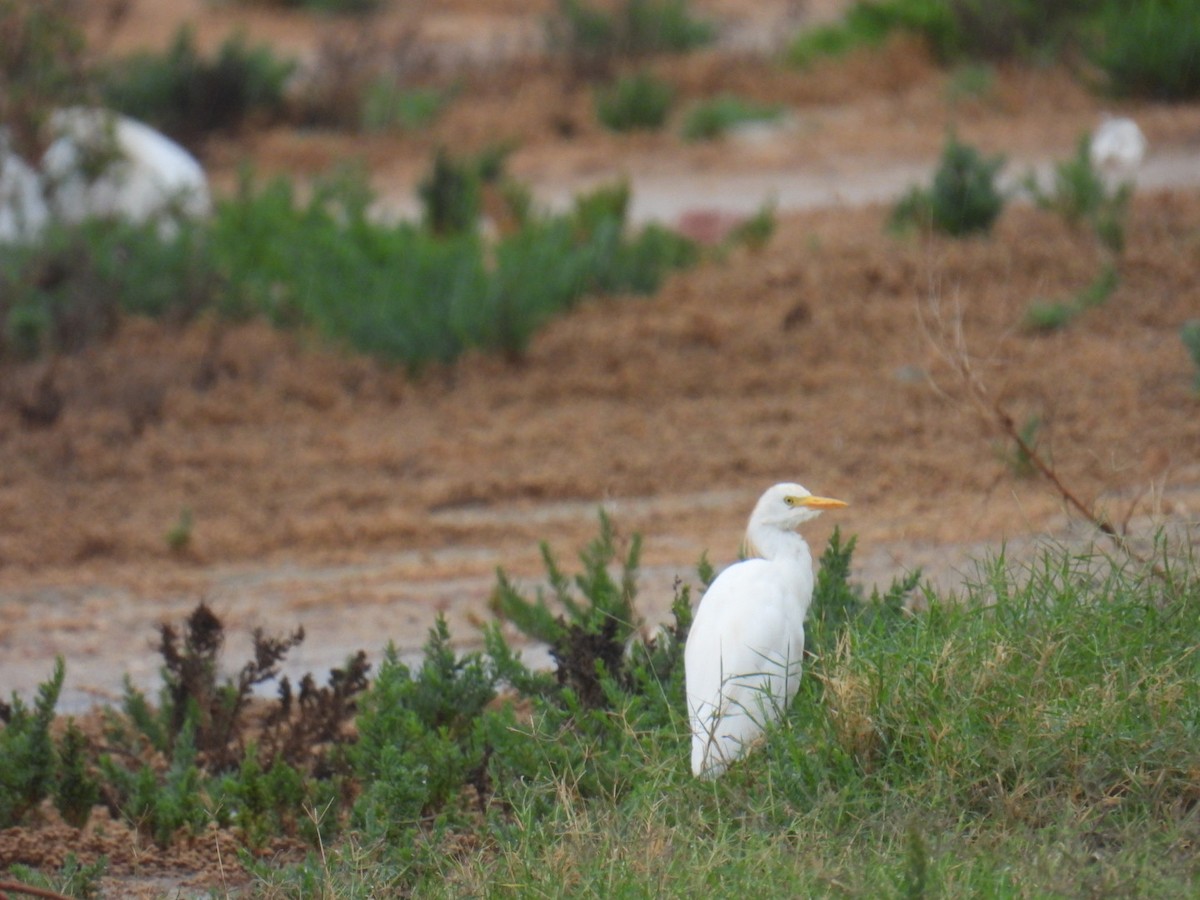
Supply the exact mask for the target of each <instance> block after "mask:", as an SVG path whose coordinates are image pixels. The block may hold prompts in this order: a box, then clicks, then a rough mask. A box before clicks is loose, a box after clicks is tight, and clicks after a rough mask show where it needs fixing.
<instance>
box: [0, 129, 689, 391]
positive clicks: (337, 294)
mask: <svg viewBox="0 0 1200 900" xmlns="http://www.w3.org/2000/svg"><path fill="white" fill-rule="evenodd" d="M503 152H504V151H503V148H496V149H492V150H489V151H487V152H485V153H484V154H483V155H482V156H481V157H479V158H473V159H469V160H465V161H464V160H454V159H451V158H450V157H448V156H447V155H445V154H439V156H438V157H437V159H436V160H435V164H434V166H433V171H432V173H431V175H430V177H429V178H428V179H426V181H425V183H424V185H423V187H422V196H423V199H424V201H425V204H426V211H427V213H426V216H425V221H424V222H423V223H422V224H411V223H400V224H384V223H380V222H378V221H376V220H375V219H374V218H373V217H372V216H371V215H370V213H369V209H370V206H371V203H372V200H373V197H372V195H371V192H370V190H369V189H368V187H367V185H366V183H365V181H364V180H363V179H362V177H361V176H360V175H358V174H356V173H355V172H343V173H338V174H335V175H333V176H331V177H329V178H327V179H325V180H324V181H323V182H322V183H320V184H318V185H316V187H315V189H314V191H313V192H312V195H311V197H309V198H308V199H307V200H306V201H305V202H300V201H299V200H298V199H297V197H296V192H295V190H294V187H293V185H292V184H291V182H290V181H288V180H287V179H276V180H274V181H271V182H269V183H266V184H255V183H254V182H253V180H252V179H251V178H250V177H249V176H248V175H247V176H246V177H245V179H244V180H243V183H242V185H241V188H240V190H239V191H238V193H237V194H236V195H235V196H233V197H230V198H226V199H223V200H221V201H220V202H219V203H218V204H217V209H216V212H215V215H214V216H213V218H212V220H211V221H210V222H195V223H179V227H178V228H177V229H176V230H175V231H174V232H171V233H168V234H163V233H162V232H161V230H160V229H158V228H157V227H155V226H154V225H143V226H134V225H126V224H114V223H111V222H104V221H95V222H88V223H85V224H84V225H83V226H82V227H80V228H55V229H51V230H50V231H48V232H47V234H46V235H45V239H44V240H43V241H41V242H39V243H34V244H28V245H20V246H15V245H14V246H9V247H5V248H0V358H4V357H10V358H30V357H35V356H37V355H39V354H45V353H52V352H73V351H76V350H79V349H81V348H83V347H85V346H87V345H88V344H89V343H90V342H93V341H97V340H103V339H104V338H105V337H107V336H108V335H109V334H110V333H111V332H112V331H113V329H114V328H115V327H116V325H117V323H118V321H119V320H120V317H121V316H123V315H147V316H153V317H163V318H170V319H172V320H176V321H179V320H185V319H187V318H188V317H190V316H194V315H197V314H199V313H201V312H203V311H206V310H214V311H216V312H218V313H220V314H222V315H226V316H232V317H245V316H252V315H261V316H264V317H266V318H267V319H269V320H270V321H272V322H274V323H275V324H277V325H279V326H280V327H286V328H300V329H305V330H309V331H313V332H315V333H317V334H319V335H321V336H322V337H324V338H326V339H328V340H329V341H332V342H333V343H336V344H341V345H345V346H348V347H351V348H353V349H355V350H357V351H359V352H362V353H367V354H371V355H374V356H377V357H380V358H383V359H386V360H389V361H395V362H398V363H401V364H404V365H406V366H408V367H409V368H411V369H414V370H415V369H419V368H421V367H422V366H425V365H428V364H430V363H449V362H452V361H453V360H455V359H456V358H457V357H458V356H459V355H460V354H462V353H463V352H464V351H466V350H467V349H469V348H472V347H479V348H482V349H484V350H489V351H496V352H500V353H503V354H506V355H508V356H513V357H515V356H519V355H520V354H521V353H522V352H523V351H524V349H525V347H526V346H527V345H528V342H529V341H530V339H531V338H532V337H533V335H534V334H535V333H536V332H537V330H538V329H539V328H540V327H541V326H542V325H544V324H545V323H546V322H547V321H549V320H550V319H551V318H553V317H554V316H556V315H560V314H562V313H563V312H565V311H567V310H569V309H570V308H572V307H573V306H574V305H575V304H577V303H578V302H579V301H580V300H581V299H582V298H583V297H585V296H588V295H596V294H622V293H633V294H645V293H653V292H654V291H656V290H657V289H658V286H659V285H660V283H661V282H662V279H663V278H664V277H665V276H666V275H667V273H668V272H670V271H671V270H673V269H677V268H683V267H687V266H690V265H692V264H693V263H695V262H696V261H697V259H698V251H697V248H696V247H695V245H694V244H693V243H692V242H690V241H688V240H687V239H685V238H682V237H680V236H679V235H677V234H675V233H674V232H671V231H669V230H667V229H664V228H662V227H659V226H654V225H651V226H647V227H645V228H642V229H633V228H631V227H629V226H628V225H627V223H626V220H625V207H626V204H627V200H628V197H627V189H623V190H625V199H624V200H623V201H622V202H621V203H620V204H619V205H618V206H616V207H611V208H610V206H611V204H610V201H609V200H607V199H605V198H604V197H603V194H604V191H603V190H602V191H599V192H597V194H596V195H594V197H592V198H589V197H581V198H580V199H579V201H578V204H577V205H578V209H577V210H576V211H575V212H573V213H571V214H568V215H560V216H547V215H535V214H533V213H532V212H531V211H530V209H529V208H528V204H527V202H526V201H523V200H522V198H521V196H520V193H519V190H518V189H516V188H514V189H513V194H512V201H511V202H513V203H514V204H515V205H517V206H521V205H522V203H524V204H525V206H526V208H525V209H524V211H523V212H522V213H521V215H520V217H519V218H520V222H519V227H518V228H517V229H516V230H515V231H514V232H512V233H509V234H505V235H504V236H502V237H500V238H498V239H497V240H495V241H487V240H485V238H484V237H483V236H482V235H481V234H480V233H479V232H478V229H477V222H478V214H479V192H480V185H481V183H482V182H483V181H484V180H486V179H492V180H499V179H500V178H501V174H502V173H501V169H502V156H503ZM597 197H598V198H600V200H602V201H603V202H600V203H597V201H596V198H597ZM592 207H594V209H592ZM581 210H590V211H589V212H587V214H586V215H584V214H583V213H582V212H581ZM47 271H53V272H54V273H55V275H56V277H55V279H54V280H53V281H52V282H49V283H47V282H46V279H45V275H44V273H45V272H47Z"/></svg>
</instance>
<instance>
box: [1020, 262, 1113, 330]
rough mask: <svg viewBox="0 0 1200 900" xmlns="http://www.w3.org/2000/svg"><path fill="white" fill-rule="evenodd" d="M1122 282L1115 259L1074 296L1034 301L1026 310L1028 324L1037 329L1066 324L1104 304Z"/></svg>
mask: <svg viewBox="0 0 1200 900" xmlns="http://www.w3.org/2000/svg"><path fill="white" fill-rule="evenodd" d="M1118 284H1120V275H1119V273H1118V272H1117V267H1116V266H1115V265H1113V264H1112V263H1105V264H1104V266H1103V267H1102V268H1101V270H1100V274H1099V275H1097V276H1096V278H1095V280H1094V281H1093V282H1092V283H1091V284H1089V285H1087V286H1086V287H1085V288H1083V289H1082V290H1080V291H1079V292H1078V293H1076V294H1075V296H1074V297H1073V298H1071V299H1070V300H1068V301H1061V300H1060V301H1052V302H1049V303H1043V302H1037V303H1031V304H1030V305H1029V308H1028V309H1026V310H1025V319H1024V325H1025V328H1026V329H1028V330H1029V331H1035V332H1046V331H1056V330H1058V329H1060V328H1065V327H1066V326H1067V325H1069V324H1070V323H1071V322H1073V321H1074V320H1075V319H1076V318H1078V317H1079V316H1080V315H1082V314H1083V313H1085V312H1087V311H1088V310H1089V309H1092V308H1093V307H1096V306H1103V305H1104V303H1105V302H1107V300H1108V298H1109V297H1110V296H1111V295H1112V292H1113V291H1115V290H1116V289H1117V285H1118Z"/></svg>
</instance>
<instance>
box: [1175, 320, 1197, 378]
mask: <svg viewBox="0 0 1200 900" xmlns="http://www.w3.org/2000/svg"><path fill="white" fill-rule="evenodd" d="M1179 339H1180V340H1181V341H1183V346H1184V348H1185V349H1186V350H1187V352H1188V356H1190V357H1191V358H1192V364H1193V365H1194V366H1195V367H1196V378H1195V380H1194V382H1193V383H1194V384H1195V386H1196V390H1197V391H1198V392H1200V319H1188V320H1187V321H1186V322H1184V323H1183V326H1182V327H1181V328H1180V329H1179Z"/></svg>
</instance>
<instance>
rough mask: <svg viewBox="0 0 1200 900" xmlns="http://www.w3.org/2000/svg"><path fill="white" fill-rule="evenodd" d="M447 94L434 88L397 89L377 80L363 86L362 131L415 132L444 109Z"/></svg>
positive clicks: (394, 85)
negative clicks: (365, 87) (364, 88)
mask: <svg viewBox="0 0 1200 900" xmlns="http://www.w3.org/2000/svg"><path fill="white" fill-rule="evenodd" d="M448 100H449V94H448V93H447V92H445V91H440V90H437V89H434V88H411V89H404V88H401V87H398V86H397V85H396V84H395V83H394V82H393V81H391V80H388V79H379V80H376V81H373V82H372V83H371V84H370V85H368V86H367V89H366V91H365V93H364V95H363V98H362V127H363V128H364V129H365V130H366V131H419V130H421V129H422V128H426V127H428V126H429V125H430V124H431V123H432V122H433V121H434V120H435V119H436V118H437V117H438V116H439V115H440V114H441V112H442V110H443V109H445V107H446V103H447V102H448Z"/></svg>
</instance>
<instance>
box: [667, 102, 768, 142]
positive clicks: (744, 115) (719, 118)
mask: <svg viewBox="0 0 1200 900" xmlns="http://www.w3.org/2000/svg"><path fill="white" fill-rule="evenodd" d="M781 115H783V110H782V109H781V108H780V107H778V106H764V105H761V104H756V103H750V102H748V101H746V100H743V99H741V98H740V97H736V96H734V95H732V94H722V95H721V96H720V97H716V98H714V99H712V100H707V101H704V102H702V103H699V104H697V105H696V106H694V107H692V109H690V110H689V111H688V113H687V115H686V116H685V117H684V120H683V128H682V134H683V137H684V140H688V141H710V140H713V139H714V138H718V137H720V136H721V135H723V134H725V133H726V132H727V131H729V130H730V129H732V128H735V127H737V126H738V125H745V124H747V123H750V122H773V121H775V120H777V119H778V118H779V117H780V116H781Z"/></svg>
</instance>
